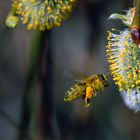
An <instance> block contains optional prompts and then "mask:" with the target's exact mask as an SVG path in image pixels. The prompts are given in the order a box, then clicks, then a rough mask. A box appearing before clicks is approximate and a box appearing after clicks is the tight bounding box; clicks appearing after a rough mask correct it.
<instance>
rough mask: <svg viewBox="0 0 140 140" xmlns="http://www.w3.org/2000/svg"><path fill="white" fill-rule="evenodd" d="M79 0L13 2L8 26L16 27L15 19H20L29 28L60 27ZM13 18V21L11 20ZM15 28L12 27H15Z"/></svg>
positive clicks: (25, 0)
mask: <svg viewBox="0 0 140 140" xmlns="http://www.w3.org/2000/svg"><path fill="white" fill-rule="evenodd" d="M76 1H77V0H13V3H12V9H11V11H10V14H9V15H8V17H7V20H6V25H7V26H8V27H15V25H16V23H17V22H18V21H15V20H13V17H20V19H21V20H22V23H23V24H27V28H28V29H29V30H31V29H37V28H39V29H40V30H45V29H51V28H52V27H54V26H60V25H61V23H62V21H63V20H64V19H66V18H67V17H68V16H69V15H70V13H71V11H72V9H73V7H74V5H75V3H76ZM10 17H12V20H10V19H9V18H10ZM13 24H14V26H11V25H13Z"/></svg>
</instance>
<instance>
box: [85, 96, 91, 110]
mask: <svg viewBox="0 0 140 140" xmlns="http://www.w3.org/2000/svg"><path fill="white" fill-rule="evenodd" d="M89 106H90V99H89V98H87V97H86V98H85V108H88V107H89Z"/></svg>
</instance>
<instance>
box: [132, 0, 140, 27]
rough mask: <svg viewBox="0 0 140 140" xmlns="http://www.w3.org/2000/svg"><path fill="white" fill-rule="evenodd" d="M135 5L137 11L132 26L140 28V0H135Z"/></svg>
mask: <svg viewBox="0 0 140 140" xmlns="http://www.w3.org/2000/svg"><path fill="white" fill-rule="evenodd" d="M134 7H135V8H136V11H135V15H134V18H133V21H132V25H131V28H133V29H140V0H134Z"/></svg>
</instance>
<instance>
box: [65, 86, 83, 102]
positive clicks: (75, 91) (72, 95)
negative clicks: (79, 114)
mask: <svg viewBox="0 0 140 140" xmlns="http://www.w3.org/2000/svg"><path fill="white" fill-rule="evenodd" d="M82 95H83V86H81V85H78V84H76V85H74V86H73V87H71V88H70V90H69V91H67V92H66V93H65V95H64V101H72V100H75V99H77V98H79V97H81V96H82Z"/></svg>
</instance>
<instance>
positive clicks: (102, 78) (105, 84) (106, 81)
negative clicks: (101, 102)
mask: <svg viewBox="0 0 140 140" xmlns="http://www.w3.org/2000/svg"><path fill="white" fill-rule="evenodd" d="M107 77H108V76H106V75H104V74H103V73H102V74H100V79H101V80H102V82H103V84H104V86H105V87H107V86H109V83H108V79H107Z"/></svg>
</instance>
